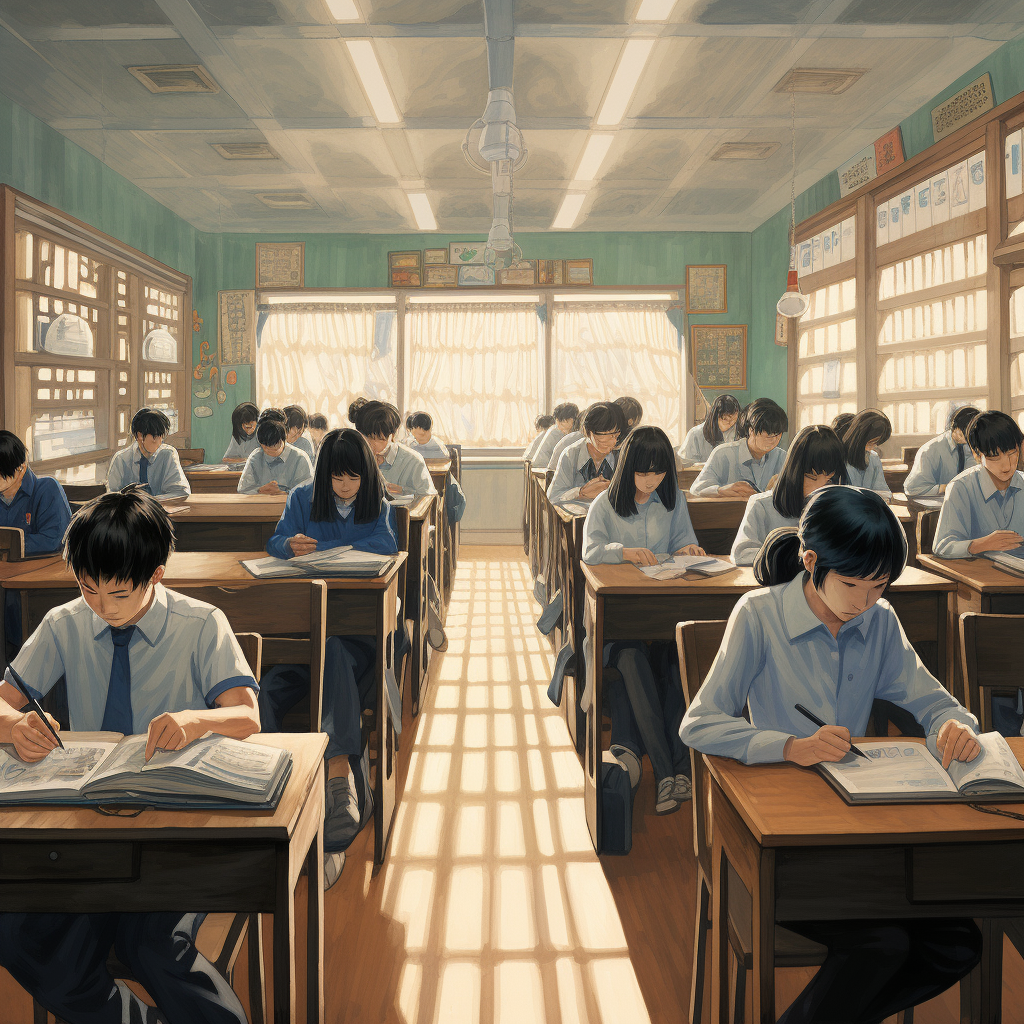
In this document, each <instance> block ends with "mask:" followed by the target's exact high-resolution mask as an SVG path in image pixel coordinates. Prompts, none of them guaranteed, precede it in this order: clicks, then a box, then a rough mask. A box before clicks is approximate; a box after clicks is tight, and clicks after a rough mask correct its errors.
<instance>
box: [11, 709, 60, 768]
mask: <svg viewBox="0 0 1024 1024" xmlns="http://www.w3.org/2000/svg"><path fill="white" fill-rule="evenodd" d="M46 717H47V719H48V720H49V722H50V725H52V726H53V727H54V729H57V730H59V729H60V725H58V723H57V720H56V719H55V718H54V717H53V716H52V715H47V716H46ZM11 741H12V742H13V743H14V749H15V750H16V751H17V752H18V757H20V758H21V759H22V761H41V760H42V759H43V758H44V757H46V755H47V754H48V753H49V752H50V751H51V750H54V749H56V747H57V741H56V740H55V739H54V738H53V736H52V735H50V732H49V730H48V729H47V728H46V726H45V725H43V722H42V719H40V717H39V715H38V714H36V712H35V711H29V712H28V713H27V714H24V715H22V716H21V718H20V719H19V720H18V721H17V722H15V723H14V726H13V727H12V728H11Z"/></svg>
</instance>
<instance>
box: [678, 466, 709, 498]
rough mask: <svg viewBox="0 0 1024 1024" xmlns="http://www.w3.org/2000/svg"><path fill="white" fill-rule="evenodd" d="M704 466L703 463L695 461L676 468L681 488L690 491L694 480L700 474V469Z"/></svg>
mask: <svg viewBox="0 0 1024 1024" xmlns="http://www.w3.org/2000/svg"><path fill="white" fill-rule="evenodd" d="M703 468H704V464H703V463H695V464H694V465H692V466H683V467H682V468H680V469H677V470H676V479H677V480H678V481H679V490H681V491H684V492H685V491H688V490H689V489H690V487H691V486H692V485H693V481H694V480H696V479H697V477H698V476H700V471H701V470H702V469H703Z"/></svg>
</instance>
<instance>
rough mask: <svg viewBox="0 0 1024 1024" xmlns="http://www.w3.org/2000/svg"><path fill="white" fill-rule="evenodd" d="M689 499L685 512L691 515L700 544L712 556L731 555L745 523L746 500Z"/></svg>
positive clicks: (686, 492)
mask: <svg viewBox="0 0 1024 1024" xmlns="http://www.w3.org/2000/svg"><path fill="white" fill-rule="evenodd" d="M683 493H684V494H685V495H686V511H687V512H688V513H689V514H690V522H691V524H692V525H693V532H694V533H695V534H696V535H697V543H698V544H699V545H700V546H701V547H702V548H703V549H704V550H705V551H707V552H708V554H711V555H728V554H729V552H731V551H732V545H733V541H735V540H736V533H737V532H738V531H739V528H740V523H742V522H743V513H744V512H745V511H746V509H747V499H746V498H694V497H692V496H690V493H689V491H684V492H683Z"/></svg>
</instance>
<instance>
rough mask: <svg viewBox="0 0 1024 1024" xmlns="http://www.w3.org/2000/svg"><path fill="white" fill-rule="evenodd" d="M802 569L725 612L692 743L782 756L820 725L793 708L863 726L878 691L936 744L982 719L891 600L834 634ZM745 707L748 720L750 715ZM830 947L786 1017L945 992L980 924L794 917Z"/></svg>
mask: <svg viewBox="0 0 1024 1024" xmlns="http://www.w3.org/2000/svg"><path fill="white" fill-rule="evenodd" d="M804 578H805V577H804V574H803V573H800V574H798V575H797V576H796V578H795V579H793V580H792V581H790V582H789V583H784V584H781V585H779V586H776V587H771V588H764V589H761V590H755V591H752V592H750V593H747V594H744V595H743V597H741V598H740V600H739V602H738V603H737V604H736V607H735V608H734V609H733V612H732V614H731V615H730V617H729V624H728V626H727V627H726V632H725V638H724V640H723V642H722V646H721V648H720V649H719V652H718V655H717V657H716V658H715V661H714V663H713V664H712V666H711V669H710V671H709V672H708V675H707V678H706V679H705V681H704V684H703V686H701V688H700V690H698V692H697V694H696V695H695V697H694V699H693V701H692V703H691V704H690V707H689V710H688V711H687V712H686V715H685V717H684V718H683V722H682V725H681V727H680V736H681V737H682V740H683V742H684V743H686V744H688V745H690V746H692V747H693V748H694V749H696V750H700V751H701V752H702V753H706V754H717V755H720V756H723V757H731V758H735V759H736V760H739V761H742V762H743V763H745V764H766V763H772V762H778V761H782V760H784V756H783V751H784V748H785V746H786V743H787V741H788V740H789V738H790V737H793V736H796V737H805V736H810V735H812V734H813V733H814V732H815V731H816V728H817V727H816V726H814V725H813V724H812V723H811V722H809V721H807V719H805V718H804V717H803V715H801V714H800V713H799V712H797V710H796V708H795V705H796V704H798V703H800V704H803V705H804V706H805V707H807V708H809V709H810V710H811V711H813V712H814V713H815V714H817V715H818V717H819V718H821V719H823V720H824V721H825V722H828V723H831V724H836V725H842V726H845V727H846V728H847V729H849V730H850V733H851V734H852V735H854V736H857V735H863V734H864V731H865V729H866V727H867V725H868V721H869V719H870V717H871V708H872V703H873V701H874V700H875V699H876V698H879V699H883V700H888V701H892V702H893V703H895V704H898V705H900V706H901V707H903V708H904V709H906V710H907V711H908V712H910V713H911V714H912V715H913V716H914V718H916V719H917V721H918V722H919V723H920V725H921V727H922V728H923V729H924V731H925V733H926V734H927V736H928V744H929V747H930V748H931V750H932V752H933V753H934V752H935V750H936V747H935V742H936V737H937V734H938V731H939V728H940V727H941V726H942V724H943V723H944V722H946V721H948V720H950V719H952V720H954V721H957V722H960V723H961V724H963V725H967V726H969V727H970V728H972V729H975V730H976V729H977V728H978V722H977V719H976V718H975V717H974V716H973V715H972V714H970V712H968V711H967V710H966V709H965V708H963V707H962V706H961V705H960V704H958V703H957V701H956V700H954V699H953V697H951V696H950V694H949V693H948V692H947V691H946V690H945V689H944V688H943V687H942V686H941V685H940V684H939V682H938V680H936V679H935V677H934V676H932V674H931V673H930V672H929V671H928V670H927V669H926V668H925V667H924V665H923V664H922V663H921V659H920V658H919V657H918V656H917V653H916V652H915V651H914V649H913V647H911V645H910V642H909V641H908V640H907V638H906V634H905V633H904V632H903V628H902V626H901V625H900V621H899V619H898V618H897V617H896V613H895V612H894V611H893V610H892V607H891V606H890V605H889V603H888V602H887V601H885V600H880V601H878V602H877V603H876V604H875V605H874V606H872V607H871V608H869V609H868V610H867V611H866V612H864V614H862V615H858V616H857V617H856V618H854V619H851V620H850V621H849V622H845V623H843V625H842V626H841V627H840V629H839V635H838V636H837V637H833V636H832V634H831V633H830V632H829V630H828V628H827V627H826V626H825V624H824V623H823V622H822V621H821V620H820V619H819V618H818V617H817V616H816V615H815V614H814V612H812V611H811V609H810V607H809V605H808V604H807V598H806V596H805V594H804V589H803V587H804ZM744 711H746V712H747V713H748V714H749V716H750V720H749V722H748V721H747V720H745V719H744V717H743V714H744ZM786 927H787V928H791V929H793V930H794V931H797V932H799V933H800V934H803V935H807V936H808V937H810V938H813V939H815V941H820V942H822V943H823V944H825V945H827V946H828V947H829V958H828V960H826V962H825V965H824V966H823V967H822V968H821V970H820V971H819V972H818V974H817V975H815V977H814V978H813V979H812V980H811V982H810V984H809V985H808V986H807V987H806V988H805V989H804V991H803V992H802V993H801V994H800V996H799V997H798V998H797V1000H796V1001H795V1002H794V1003H793V1005H792V1006H791V1007H790V1008H789V1009H788V1010H787V1011H786V1013H785V1014H783V1016H782V1017H780V1018H779V1019H780V1024H802V1022H805V1021H825V1020H830V1021H831V1020H836V1021H838V1020H842V1021H847V1022H849V1024H857V1022H868V1021H871V1022H874V1021H879V1020H882V1019H884V1018H885V1017H887V1016H889V1015H890V1014H893V1013H896V1012H897V1011H899V1010H901V1009H904V1008H905V1007H907V1006H910V1005H914V1004H915V1003H917V1002H922V1001H924V1000H925V999H929V998H931V997H932V996H933V995H936V994H937V993H938V992H941V991H943V990H944V989H945V988H948V987H949V986H950V985H951V984H953V983H954V982H955V981H956V980H957V979H959V978H960V977H962V976H963V975H964V974H966V973H967V972H968V971H969V970H970V969H971V968H972V967H973V966H974V964H975V963H977V961H978V959H979V958H980V952H981V936H980V933H979V932H978V930H977V928H976V927H975V926H974V923H973V922H972V921H970V920H968V919H964V920H934V921H929V922H928V923H927V927H925V928H921V927H920V925H919V924H918V923H915V922H911V921H901V920H894V921H870V920H867V921H828V922H792V923H791V922H788V921H787V923H786Z"/></svg>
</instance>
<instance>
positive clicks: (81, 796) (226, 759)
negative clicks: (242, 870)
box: [0, 733, 292, 807]
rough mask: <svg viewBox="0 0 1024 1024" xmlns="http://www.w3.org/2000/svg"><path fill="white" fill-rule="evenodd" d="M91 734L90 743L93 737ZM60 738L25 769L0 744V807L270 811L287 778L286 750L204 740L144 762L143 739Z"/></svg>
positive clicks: (100, 735) (289, 761) (109, 736)
mask: <svg viewBox="0 0 1024 1024" xmlns="http://www.w3.org/2000/svg"><path fill="white" fill-rule="evenodd" d="M93 737H95V738H93ZM118 737H119V734H118V733H94V734H92V736H91V737H82V738H76V737H75V736H74V735H73V734H72V735H70V736H65V737H64V738H63V742H64V747H65V749H64V750H60V749H59V748H58V749H57V750H51V751H50V753H49V754H47V755H46V757H44V758H43V759H42V760H41V761H35V762H33V763H31V764H28V763H26V762H24V761H22V760H21V759H20V758H19V757H18V756H17V754H16V753H15V752H14V748H13V746H8V745H5V746H3V747H0V805H2V804H26V803H29V804H40V803H73V804H80V803H83V804H97V803H99V804H103V803H118V804H120V803H129V804H146V805H148V804H153V805H161V806H172V807H231V806H243V805H244V806H245V807H252V806H259V807H273V806H276V804H277V801H278V800H279V799H280V796H281V793H282V792H283V791H284V785H285V782H286V781H287V779H288V776H289V774H290V773H291V767H292V755H291V752H290V751H288V750H283V749H279V748H277V747H266V746H261V745H260V744H258V743H242V742H241V741H240V740H233V739H230V738H229V737H227V736H217V735H208V736H204V737H203V738H202V739H198V740H196V741H195V742H194V743H190V744H189V745H188V746H187V747H183V748H182V749H181V750H158V751H157V752H156V753H155V754H154V755H153V757H152V758H151V759H150V760H149V761H148V762H147V761H146V740H147V736H146V734H144V733H143V734H140V735H138V736H120V738H118Z"/></svg>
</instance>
